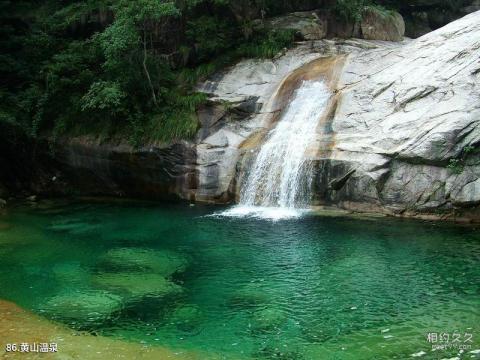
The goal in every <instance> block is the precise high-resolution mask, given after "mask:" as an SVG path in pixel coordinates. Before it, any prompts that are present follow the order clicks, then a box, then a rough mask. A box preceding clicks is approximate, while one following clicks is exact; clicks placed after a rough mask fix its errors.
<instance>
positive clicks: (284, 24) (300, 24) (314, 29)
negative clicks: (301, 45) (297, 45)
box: [263, 11, 327, 40]
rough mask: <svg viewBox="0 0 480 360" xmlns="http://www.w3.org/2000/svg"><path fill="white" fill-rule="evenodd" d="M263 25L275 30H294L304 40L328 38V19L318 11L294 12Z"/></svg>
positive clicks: (269, 20)
mask: <svg viewBox="0 0 480 360" xmlns="http://www.w3.org/2000/svg"><path fill="white" fill-rule="evenodd" d="M263 24H264V25H265V26H266V27H267V28H270V29H275V30H293V31H295V32H296V34H297V36H298V37H299V38H301V39H304V40H320V39H323V38H325V37H326V36H327V17H326V16H325V15H324V14H320V13H319V12H316V11H304V12H294V13H291V14H287V15H284V16H279V17H275V18H270V19H267V20H265V21H264V22H263Z"/></svg>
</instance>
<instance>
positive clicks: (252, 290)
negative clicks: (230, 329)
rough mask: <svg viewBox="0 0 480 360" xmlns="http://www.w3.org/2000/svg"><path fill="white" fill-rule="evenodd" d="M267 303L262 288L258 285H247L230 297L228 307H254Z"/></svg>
mask: <svg viewBox="0 0 480 360" xmlns="http://www.w3.org/2000/svg"><path fill="white" fill-rule="evenodd" d="M267 302H268V297H267V296H266V295H265V290H264V287H263V286H262V285H261V284H259V283H248V284H246V285H245V286H243V287H241V288H240V289H238V290H236V291H235V292H234V293H233V295H232V296H231V297H230V299H229V301H228V304H229V306H230V307H240V308H244V307H254V306H258V305H262V304H265V303H267Z"/></svg>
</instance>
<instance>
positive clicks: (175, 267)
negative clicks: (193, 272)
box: [99, 248, 188, 277]
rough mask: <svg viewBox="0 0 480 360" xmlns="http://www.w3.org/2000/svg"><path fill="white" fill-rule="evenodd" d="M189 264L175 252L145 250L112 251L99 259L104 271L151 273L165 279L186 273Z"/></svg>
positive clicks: (123, 249) (122, 249)
mask: <svg viewBox="0 0 480 360" xmlns="http://www.w3.org/2000/svg"><path fill="white" fill-rule="evenodd" d="M187 264H188V262H187V260H186V259H185V258H184V257H183V256H181V255H179V254H177V253H175V252H173V251H168V250H163V251H157V250H150V249H143V248H118V249H112V250H110V251H108V252H107V253H106V254H105V255H103V256H102V257H101V258H100V259H99V267H100V268H102V269H106V270H112V269H113V270H115V271H126V272H151V273H155V274H159V275H162V276H164V277H169V276H171V275H172V274H174V273H176V272H182V271H185V269H186V267H187Z"/></svg>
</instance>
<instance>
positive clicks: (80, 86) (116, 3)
mask: <svg viewBox="0 0 480 360" xmlns="http://www.w3.org/2000/svg"><path fill="white" fill-rule="evenodd" d="M445 1H446V2H448V3H450V2H458V1H460V0H445ZM324 3H325V2H324V1H322V0H298V1H292V0H136V1H131V0H83V1H82V0H72V1H65V0H44V1H36V0H0V20H1V25H0V50H1V51H0V77H1V78H2V83H1V84H0V123H1V124H3V125H2V126H3V127H9V128H11V129H16V130H15V131H22V132H23V133H24V134H28V136H30V137H32V138H36V137H38V136H39V135H41V134H44V133H45V134H48V135H50V134H51V133H52V132H53V134H54V135H56V136H58V135H61V134H95V135H99V136H100V135H101V136H105V137H111V136H116V135H120V136H122V137H124V138H129V139H131V141H132V143H135V144H137V145H140V144H141V143H143V142H145V141H155V140H160V141H170V140H172V139H175V138H177V139H179V138H189V137H192V136H193V135H194V134H195V132H196V130H197V127H198V124H197V123H196V117H195V111H196V109H197V108H198V106H200V104H202V102H204V101H205V97H204V96H203V95H200V94H197V93H196V92H195V85H196V83H197V82H198V81H199V80H201V79H204V78H205V77H207V76H209V75H211V74H212V73H213V72H215V71H217V70H218V69H220V68H222V67H225V66H227V65H229V64H231V63H232V62H234V61H236V60H238V59H239V58H242V57H262V58H273V57H274V56H275V55H277V54H278V53H279V52H281V51H282V50H283V49H284V48H288V47H289V46H291V44H292V43H293V40H294V36H293V33H292V32H289V31H267V30H266V29H263V28H262V27H261V26H260V27H259V26H258V23H259V21H258V19H261V18H263V17H267V16H274V15H279V14H282V13H285V12H289V11H297V10H308V9H314V8H319V7H321V6H325V5H324ZM329 3H330V4H331V5H332V6H333V7H334V9H335V11H336V12H337V14H339V15H340V16H342V17H345V18H346V19H350V20H352V19H353V20H358V18H359V16H361V12H362V11H363V9H364V8H365V7H366V6H373V5H375V4H377V3H381V4H391V5H392V6H397V7H398V6H400V5H399V1H397V0H384V1H383V2H377V1H376V0H336V1H335V0H332V1H330V2H329ZM388 6H389V5H388ZM260 23H261V21H260ZM5 133H6V132H2V134H0V136H2V135H3V134H5ZM0 140H1V139H0Z"/></svg>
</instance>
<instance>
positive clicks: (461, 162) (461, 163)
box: [447, 145, 480, 175]
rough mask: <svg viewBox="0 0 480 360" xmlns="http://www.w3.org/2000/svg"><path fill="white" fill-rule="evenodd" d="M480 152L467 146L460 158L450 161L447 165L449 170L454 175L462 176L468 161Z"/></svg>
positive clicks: (479, 149)
mask: <svg viewBox="0 0 480 360" xmlns="http://www.w3.org/2000/svg"><path fill="white" fill-rule="evenodd" d="M478 151H480V148H478V149H476V148H475V147H474V146H472V145H467V146H465V147H464V148H463V149H462V152H461V153H460V156H459V157H458V158H456V159H450V161H449V162H448V165H447V169H449V170H450V171H451V172H453V173H454V174H457V175H460V174H461V173H463V170H464V169H465V165H466V164H467V160H468V158H469V156H470V155H472V154H474V153H477V152H478Z"/></svg>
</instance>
